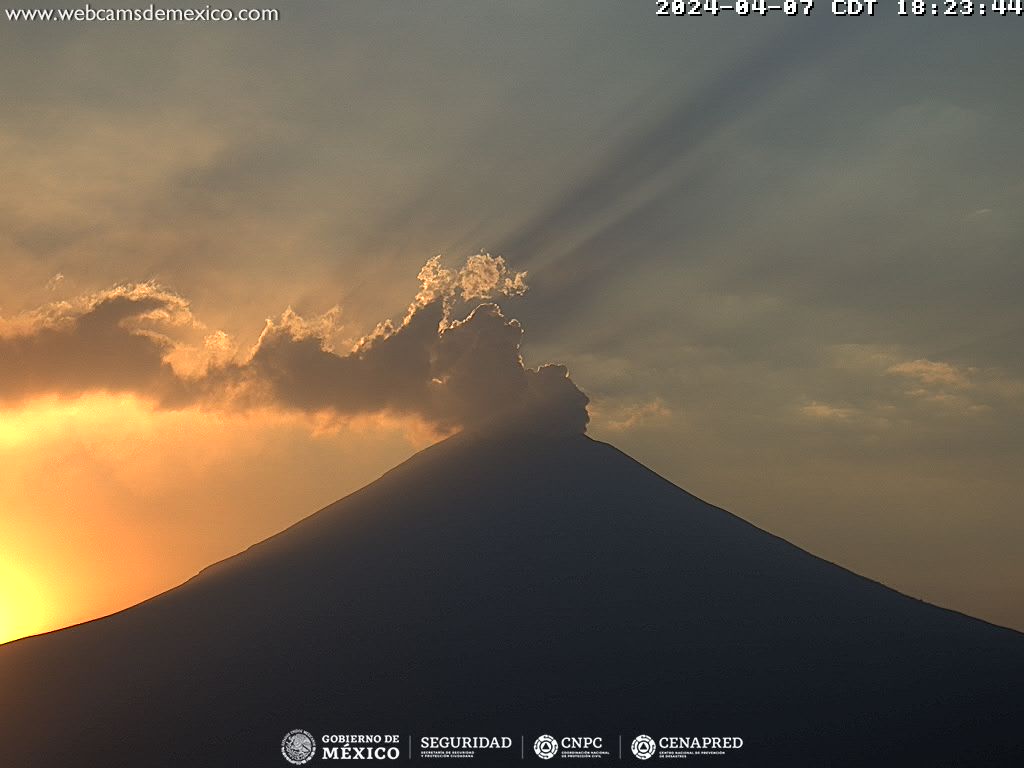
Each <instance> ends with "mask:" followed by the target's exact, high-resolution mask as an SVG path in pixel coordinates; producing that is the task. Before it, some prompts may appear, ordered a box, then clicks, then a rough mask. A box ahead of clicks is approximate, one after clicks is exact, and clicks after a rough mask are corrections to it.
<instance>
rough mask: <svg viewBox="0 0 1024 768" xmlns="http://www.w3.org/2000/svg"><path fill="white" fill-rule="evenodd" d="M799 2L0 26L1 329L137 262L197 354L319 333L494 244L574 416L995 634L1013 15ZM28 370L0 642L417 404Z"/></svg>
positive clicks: (337, 481) (120, 593)
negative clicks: (207, 395)
mask: <svg viewBox="0 0 1024 768" xmlns="http://www.w3.org/2000/svg"><path fill="white" fill-rule="evenodd" d="M818 10H821V11H823V15H820V16H816V17H812V18H810V19H788V18H740V19H735V18H730V17H726V16H721V17H718V18H703V19H699V20H693V19H683V20H679V19H663V18H656V17H655V16H654V13H653V4H651V5H650V6H648V4H639V3H621V2H598V1H597V0H587V1H586V2H583V1H579V2H577V1H565V2H559V3H557V4H556V3H550V2H539V1H538V2H535V1H533V0H516V2H509V3H471V2H449V3H431V4H429V5H426V4H423V5H420V4H417V5H415V6H412V5H408V4H386V5H381V4H366V3H359V4H356V3H343V4H333V3H311V2H308V3H289V4H287V6H284V7H283V8H282V20H281V21H280V22H278V23H276V24H252V25H232V24H224V25H218V24H206V25H201V24H191V25H175V24H163V25H159V24H154V25H130V24H50V25H47V24H27V23H20V24H13V23H7V22H4V23H3V24H2V25H0V68H2V71H3V72H4V73H5V75H4V77H3V78H2V79H0V101H2V103H3V104H4V107H3V110H2V112H0V177H2V178H3V184H2V185H0V268H2V274H3V280H2V281H0V317H2V320H0V336H4V337H6V338H10V337H11V336H12V335H14V334H17V333H22V332H25V329H26V328H32V327H34V326H33V323H39V322H40V321H41V318H43V319H45V318H47V317H53V316H55V313H56V314H59V313H60V312H61V311H64V310H66V309H67V307H76V306H80V305H81V303H82V302H86V301H88V300H90V297H93V298H95V297H96V296H99V295H101V294H103V292H105V291H109V290H110V289H111V288H112V287H114V286H119V285H120V286H123V285H127V284H140V283H147V282H149V281H153V282H154V283H155V284H157V285H158V286H160V290H165V291H167V292H169V293H170V294H172V295H173V296H176V297H181V298H182V300H183V301H185V302H187V306H188V308H189V312H190V316H191V318H192V319H191V320H190V321H189V323H188V324H187V325H186V326H181V328H182V330H180V333H179V335H178V336H177V337H176V341H177V342H180V346H181V348H182V350H185V352H187V351H188V350H192V351H193V352H195V354H197V355H200V356H202V355H205V356H206V357H205V358H203V359H204V360H206V361H207V362H208V361H209V359H212V358H216V357H217V356H218V355H222V356H227V357H231V356H239V357H240V358H241V357H244V356H245V354H246V353H247V351H248V350H250V349H251V348H252V347H253V346H254V345H255V344H256V343H257V341H258V339H259V337H260V333H261V331H263V329H264V328H265V321H266V319H267V318H274V320H275V322H281V321H280V320H278V319H279V318H282V315H283V313H285V310H286V309H287V308H289V307H291V308H292V310H293V313H294V315H296V316H298V317H300V318H303V319H304V322H307V323H311V324H314V325H315V324H317V323H321V326H319V327H322V323H323V322H324V318H325V317H326V318H329V319H330V323H331V326H330V333H331V334H332V338H333V339H334V340H335V341H336V343H337V344H338V346H339V347H340V348H345V346H346V345H350V344H354V343H356V342H358V340H359V339H361V338H363V337H364V336H366V335H367V334H371V333H372V332H373V331H374V329H375V328H376V327H377V325H378V323H380V322H382V321H384V320H385V319H387V318H391V319H393V320H394V321H395V322H396V323H397V322H400V321H401V320H402V318H403V317H404V316H405V314H406V311H407V308H408V307H409V303H410V301H411V300H412V299H413V297H414V296H415V295H416V294H417V291H418V290H419V283H418V282H417V273H418V272H419V270H420V268H421V267H422V266H423V264H424V262H425V261H426V260H427V259H428V258H430V257H432V256H434V255H435V254H438V253H441V254H444V256H445V263H448V264H450V265H454V266H457V265H459V264H462V263H464V262H465V260H466V259H467V257H470V256H472V255H474V254H477V253H480V252H490V253H492V254H495V255H497V254H501V255H502V256H503V257H504V258H505V259H506V260H507V262H508V265H509V267H510V268H511V269H512V270H527V271H528V272H529V285H530V290H529V292H527V293H526V294H525V295H524V296H522V297H520V298H515V299H512V300H509V301H506V300H504V299H502V301H501V304H502V306H503V308H504V310H505V312H506V314H507V315H508V316H510V317H515V318H518V319H519V320H520V321H521V322H522V325H523V327H524V328H525V330H526V335H525V337H524V347H523V353H524V357H525V361H526V363H527V364H528V365H529V366H537V365H540V364H542V363H546V362H558V363H564V364H565V365H567V366H568V368H569V370H570V371H571V373H572V377H573V380H574V381H575V382H576V384H577V385H578V386H580V387H581V388H582V389H583V390H584V391H586V393H587V394H588V395H589V397H590V398H591V404H590V414H591V424H590V429H589V431H590V433H591V434H592V435H594V436H595V437H597V438H599V439H602V440H608V441H611V442H613V443H615V444H616V445H618V446H619V447H621V448H622V449H623V450H625V451H627V452H628V453H630V454H631V455H633V456H635V457H636V458H637V459H639V460H641V461H642V462H644V463H645V464H647V465H648V466H650V467H652V468H654V469H655V470H657V471H658V472H660V473H661V474H663V475H665V476H666V477H668V478H669V479H671V480H672V481H674V482H676V483H678V484H679V485H681V486H683V487H685V488H687V489H689V490H691V491H693V492H695V493H697V494H699V495H700V496H702V497H703V498H705V499H707V500H709V501H710V502H712V503H714V504H716V505H719V506H722V507H725V508H727V509H729V510H731V511H732V512H735V513H736V514H738V515H740V516H742V517H744V518H745V519H747V520H750V521H751V522H753V523H755V524H756V525H758V526H761V527H763V528H765V529H767V530H769V531H771V532H773V533H776V534H778V535H780V536H783V537H785V538H787V539H789V540H791V541H793V542H794V543H796V544H798V545H799V546H801V547H803V548H805V549H808V550H810V551H812V552H814V553H816V554H818V555H820V556H822V557H825V558H827V559H829V560H832V561H835V562H837V563H839V564H841V565H844V566H846V567H849V568H851V569H853V570H855V571H857V572H859V573H863V574H865V575H867V576H870V577H871V578H874V579H877V580H880V581H882V582H884V583H886V584H888V585H890V586H893V587H895V588H896V589H899V590H901V591H903V592H905V593H907V594H910V595H913V596H916V597H921V598H924V599H926V600H928V601H931V602H934V603H937V604H939V605H942V606H946V607H950V608H954V609H957V610H961V611H964V612H966V613H970V614H972V615H975V616H979V617H981V618H985V619H988V620H990V621H994V622H996V623H999V624H1003V625H1007V626H1013V627H1016V628H1018V629H1024V608H1022V606H1024V563H1022V561H1021V559H1020V557H1019V553H1020V551H1021V549H1022V546H1024V521H1022V519H1021V515H1020V495H1021V490H1022V488H1021V480H1020V467H1021V465H1022V458H1024V438H1022V435H1024V430H1022V427H1024V366H1022V364H1021V358H1020V349H1021V342H1022V336H1024V309H1022V308H1021V302H1020V300H1019V293H1020V286H1021V285H1022V284H1024V274H1022V273H1024V267H1022V265H1021V259H1020V254H1021V246H1022V241H1024V231H1022V224H1021V222H1022V217H1021V215H1020V200H1021V196H1022V192H1024V183H1022V180H1024V160H1022V152H1021V146H1020V136H1019V127H1020V125H1021V122H1022V118H1024V108H1022V107H1024V92H1022V91H1021V89H1020V88H1019V82H1018V80H1019V71H1020V65H1021V63H1022V54H1021V49H1020V44H1019V34H1018V33H1019V29H1018V28H1017V26H1018V25H1016V24H1014V23H1013V22H1014V21H1015V19H1013V18H1009V17H1008V18H1001V19H961V18H955V19H954V18H949V19H947V18H939V19H934V20H933V19H913V20H907V19H897V18H896V17H895V16H894V15H892V14H882V15H880V17H879V18H876V19H866V18H862V19H834V18H831V17H829V16H827V14H824V8H820V9H818ZM62 307H63V308H64V310H62V309H61V308H62ZM336 307H337V308H338V309H337V310H335V309H334V308H336ZM193 321H194V322H193ZM185 352H183V353H182V354H183V355H184V354H185ZM177 362H178V363H179V364H181V365H187V364H188V363H189V361H188V360H185V359H184V358H182V359H179V360H177ZM193 362H194V361H193ZM93 363H94V366H95V367H96V369H98V370H108V371H109V370H118V369H119V366H121V365H122V364H123V365H125V366H127V364H128V360H127V359H126V360H124V361H121V360H119V359H109V360H94V361H93ZM5 369H6V371H5ZM48 370H49V372H47V370H44V369H38V370H35V369H33V371H30V372H28V373H27V374H26V372H25V371H24V370H20V369H19V370H18V371H15V366H14V365H13V363H12V362H11V360H10V359H0V379H3V380H4V381H7V380H10V379H12V377H13V374H14V373H15V372H17V373H18V374H19V375H22V374H25V376H23V378H22V379H19V381H22V382H28V383H27V384H24V387H23V389H22V390H19V392H18V394H17V396H16V397H15V396H14V395H12V394H10V393H8V395H7V396H6V397H5V398H4V399H3V400H2V401H0V641H5V640H10V639H14V638H16V637H20V636H23V635H27V634H32V633H36V632H40V631H44V630H47V629H52V628H56V627H60V626H64V625H67V624H69V623H72V622H75V621H81V620H84V619H87V618H91V617H95V616H98V615H102V614H105V613H109V612H111V611H114V610H117V609H120V608H123V607H125V606H127V605H130V604H132V603H135V602H137V601H139V600H141V599H144V598H146V597H148V596H150V595H152V594H155V593H156V592H158V591H160V590H163V589H166V588H168V587H171V586H173V585H175V584H178V583H180V582H182V581H184V580H185V579H186V578H188V577H189V576H191V575H192V574H194V573H195V572H196V571H198V570H199V569H200V568H202V567H204V566H206V565H207V564H209V563H210V562H212V561H214V560H217V559H220V558H222V557H225V556H227V555H230V554H233V553H235V552H237V551H239V550H241V549H244V548H245V547H246V546H248V545H250V544H252V543H253V542H255V541H257V540H259V539H261V538H264V537H265V536H267V535H270V534H272V533H274V532H276V531H278V530H280V529H281V528H283V527H285V526H286V525H288V524H290V523H292V522H294V521H295V520H297V519H299V518H301V517H303V516H305V515H307V514H309V513H310V512H312V511H314V510H315V509H317V508H319V507H320V506H323V505H324V504H326V503H328V502H330V501H332V500H334V499H336V498H338V497H340V496H342V495H343V494H344V493H346V492H348V491H351V490H354V489H355V488H357V487H359V486H361V485H363V484H364V483H366V482H368V481H370V480H372V479H373V478H375V477H376V476H377V475H379V474H380V473H381V472H383V471H385V470H386V469H388V468H390V467H391V466H393V465H394V464H396V463H397V462H398V461H399V460H401V459H403V458H405V457H406V456H408V455H410V454H411V453H412V452H413V451H414V450H416V449H417V448H419V447H423V446H425V445H427V444H429V443H430V442H432V441H433V440H434V439H436V437H437V436H438V435H439V434H441V433H442V432H443V430H441V431H439V430H438V426H437V425H436V424H433V423H430V421H429V419H424V417H423V416H422V415H420V414H416V413H413V412H408V411H407V412H396V411H393V410H385V411H374V412H367V413H358V414H345V415H344V416H343V417H341V416H339V415H338V414H337V413H334V412H332V411H331V410H330V409H326V410H324V409H320V410H318V411H316V412H314V411H313V410H311V409H306V410H303V409H302V408H297V407H295V406H294V404H289V403H283V404H282V403H279V402H269V403H262V404H260V406H259V407H254V408H248V409H243V410H239V409H229V408H220V407H215V406H212V405H211V404H210V403H208V402H204V403H195V402H188V403H183V404H179V405H168V404H167V403H160V402H157V400H156V399H155V398H154V396H153V392H152V391H149V390H146V389H145V388H142V387H139V386H137V385H136V384H132V385H130V386H127V385H126V386H123V387H110V386H106V385H103V384H102V383H101V384H98V385H93V386H91V387H88V388H86V389H87V391H83V392H76V393H68V392H63V391H61V386H60V382H61V380H62V375H63V374H62V371H64V370H65V369H64V368H63V367H62V365H61V363H60V361H59V360H57V361H56V362H55V363H54V367H53V368H52V369H48Z"/></svg>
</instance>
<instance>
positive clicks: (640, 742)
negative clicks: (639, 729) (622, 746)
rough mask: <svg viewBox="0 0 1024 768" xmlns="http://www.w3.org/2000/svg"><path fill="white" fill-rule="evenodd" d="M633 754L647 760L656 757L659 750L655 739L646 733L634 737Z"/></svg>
mask: <svg viewBox="0 0 1024 768" xmlns="http://www.w3.org/2000/svg"><path fill="white" fill-rule="evenodd" d="M632 749H633V754H634V755H635V756H636V758H637V759H638V760H647V759H649V758H651V757H654V753H655V752H657V751H658V747H657V745H656V744H655V743H654V739H652V738H651V737H650V736H647V735H645V734H640V735H639V736H637V737H636V738H635V739H633V745H632Z"/></svg>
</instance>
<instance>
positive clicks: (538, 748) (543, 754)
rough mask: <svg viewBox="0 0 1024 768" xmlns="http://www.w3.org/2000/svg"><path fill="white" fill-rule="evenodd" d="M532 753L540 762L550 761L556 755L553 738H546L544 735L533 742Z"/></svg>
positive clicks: (556, 743) (556, 744) (555, 745)
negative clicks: (535, 754) (534, 753)
mask: <svg viewBox="0 0 1024 768" xmlns="http://www.w3.org/2000/svg"><path fill="white" fill-rule="evenodd" d="M533 751H534V752H536V753H537V757H539V758H540V759H541V760H550V759H551V758H552V757H554V756H555V755H557V754H558V742H557V741H555V737H554V736H548V735H547V734H546V733H545V734H544V735H543V736H541V737H540V738H538V739H537V740H536V741H535V742H533Z"/></svg>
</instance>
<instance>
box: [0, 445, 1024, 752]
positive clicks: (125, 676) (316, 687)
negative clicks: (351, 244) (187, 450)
mask: <svg viewBox="0 0 1024 768" xmlns="http://www.w3.org/2000/svg"><path fill="white" fill-rule="evenodd" d="M57 681H60V683H59V686H58V683H57ZM1022 681H1024V637H1022V636H1021V635H1020V634H1019V633H1017V632H1015V631H1014V630H1011V629H1007V628H1002V627H998V626H996V625H992V624H988V623H986V622H982V621H980V620H977V619H973V618H971V617H967V616H964V615H963V614H959V613H956V612H953V611H949V610H947V609H943V608H940V607H938V606H933V605H931V604H929V603H926V602H924V601H921V600H918V599H917V598H913V597H909V596H906V595H903V594H901V593H899V592H896V591H895V590H892V589H890V588H888V587H885V586H884V585H881V584H879V583H878V582H875V581H872V580H870V579H867V578H865V577H863V576H859V575H857V574H855V573H853V572H851V571H848V570H847V569H844V568H842V567H840V566H837V565H835V564H832V563H829V562H828V561H825V560H823V559H821V558H818V557H816V556H814V555H812V554H810V553H807V552H805V551H804V550H802V549H800V548H799V547H797V546H795V545H794V544H792V543H790V542H788V541H786V540H785V539H782V538H780V537H777V536H774V535H773V534H770V533H768V532H765V531H763V530H762V529H760V528H758V527H756V526H754V525H752V524H751V523H749V522H747V521H745V520H743V519H741V518H739V517H737V516H736V515H733V514H732V513H729V512H727V511H726V510H723V509H720V508H718V507H714V506H712V505H710V504H708V503H707V502H704V501H703V500H701V499H699V498H697V497H696V496H693V495H692V494H689V493H687V492H685V491H683V490H682V489H680V488H678V487H677V486H675V485H674V484H672V483H671V482H670V481H668V480H667V479H665V478H663V477H661V476H660V475H658V474H657V473H655V472H653V471H652V470H650V469H649V468H647V467H645V466H644V465H642V464H641V463H639V462H637V461H635V460H634V459H632V458H631V457H628V456H627V455H626V454H624V453H622V452H621V451H619V450H618V449H616V448H614V447H613V446H610V445H608V444H605V443H600V442H598V441H594V440H592V439H590V438H588V437H585V436H583V435H576V436H562V437H557V438H556V437H550V436H549V437H530V436H524V435H517V436H515V437H514V438H501V437H497V436H480V435H458V436H456V437H453V438H450V439H449V440H446V441H443V442H442V443H439V444H437V445H435V446H431V447H430V448H428V449H426V450H424V451H421V452H420V453H418V454H416V455H415V456H413V457H412V458H410V459H409V460H408V461H406V462H403V463H402V464H400V465H398V466H397V467H395V468H393V469H392V470H390V471H388V472H386V473H384V474H383V475H382V476H381V477H380V478H379V479H378V480H376V481H374V482H373V483H370V484H369V485H367V486H365V487H364V488H362V489H360V490H358V491H356V492H354V493H353V494H350V495H348V496H346V497H345V498H343V499H340V500H339V501H337V502H334V503H332V504H330V505H327V506H326V507H324V508H322V509H321V510H319V511H318V512H316V513H314V514H312V515H310V516H308V517H306V518H303V519H302V520H300V521H298V522H296V523H295V524H293V525H292V526H290V527H288V528H286V529H285V530H284V531H282V532H280V533H278V534H276V535H274V536H272V537H269V538H268V539H265V540H263V541H262V542H259V543H258V544H255V545H253V546H252V547H250V548H248V549H246V550H245V551H243V552H241V553H239V554H238V555H235V556H232V557H230V558H226V559H225V560H222V561H220V562H219V563H216V564H214V565H212V566H210V567H209V568H206V569H204V570H203V571H201V572H200V573H198V574H197V575H196V576H194V577H193V578H192V579H190V580H188V581H186V582H185V583H184V584H182V585H180V586H179V587H176V588H174V589H172V590H168V591H167V592H164V593H162V594H161V595H158V596H156V597H154V598H151V599H150V600H147V601H145V602H143V603H140V604H139V605H138V606H135V607H133V608H131V609H127V610H126V611H122V612H119V613H117V614H113V615H111V616H110V617H106V618H104V619H102V620H97V621H93V622H87V623H84V624H80V625H76V626H75V627H72V628H68V629H65V630H61V631H58V632H55V633H50V634H47V635H41V636H36V637H35V638H29V639H26V640H24V641H18V642H16V643H12V644H8V645H7V646H3V647H0V688H2V689H3V690H6V691H8V692H14V697H15V698H20V701H19V704H20V707H15V706H12V702H11V701H10V700H8V699H9V697H0V737H3V738H0V744H2V745H3V746H0V757H2V756H3V755H4V753H5V751H11V752H13V758H15V759H13V760H12V762H11V764H13V765H26V766H33V765H52V764H59V762H60V761H61V760H67V761H71V760H75V761H77V762H78V763H79V764H85V765H92V764H96V765H99V764H101V763H103V762H109V760H110V758H111V754H110V747H109V743H110V738H112V736H111V734H112V733H117V739H118V740H119V742H120V743H122V744H124V745H127V746H128V747H129V748H130V749H131V751H132V752H133V753H141V754H143V755H144V756H145V762H146V763H147V764H151V765H163V764H167V765H172V764H182V762H187V763H188V764H190V765H224V764H235V762H236V761H237V760H238V759H242V761H243V762H244V764H247V765H282V764H284V763H283V760H282V759H281V757H280V755H279V754H278V753H277V752H276V751H275V749H274V744H275V742H276V741H279V739H280V738H281V737H282V736H283V735H284V733H286V732H288V731H289V730H290V729H292V728H294V727H296V723H297V722H298V723H304V724H305V725H303V726H302V727H307V728H310V729H311V731H312V732H316V733H338V732H365V733H374V732H400V733H410V734H411V733H417V734H419V733H424V732H428V733H438V732H443V733H448V732H465V733H467V734H468V733H476V732H478V731H487V730H489V729H505V730H508V731H509V732H511V733H515V734H527V735H528V734H531V733H533V734H534V736H536V735H538V734H539V733H541V732H548V731H553V730H557V729H558V728H562V729H563V731H565V730H566V729H570V728H572V729H582V730H583V731H585V730H586V729H595V730H597V731H598V732H606V733H611V732H618V733H624V732H633V731H635V732H636V733H640V732H644V733H646V732H648V731H655V730H658V729H660V730H661V732H662V733H666V734H667V733H672V734H675V735H683V734H689V735H700V734H705V733H706V734H708V735H721V732H722V731H724V732H726V733H727V734H734V735H738V736H740V737H743V738H744V739H745V742H746V745H745V746H744V748H743V749H742V750H740V751H739V752H738V753H737V754H731V755H728V756H727V757H723V760H724V761H725V762H727V764H730V765H732V764H752V765H771V764H777V763H782V764H788V765H801V764H807V765H820V764H822V761H824V762H827V763H828V764H831V765H842V764H851V765H852V764H864V762H865V760H868V761H874V762H876V763H877V757H878V753H877V748H876V747H872V746H870V745H868V746H865V744H864V743H863V739H862V737H861V734H862V733H867V732H868V731H869V730H870V732H871V733H873V734H874V737H875V738H883V739H887V740H889V741H894V740H895V739H897V738H898V737H901V736H908V737H910V738H911V739H912V741H913V743H908V744H902V745H895V746H891V747H889V752H887V753H886V755H885V757H892V758H893V759H895V760H898V764H900V765H914V764H928V765H943V764H949V765H970V764H972V762H971V761H972V760H974V759H975V758H977V760H978V762H979V764H981V763H982V762H983V761H989V760H993V759H998V760H1006V759H1007V756H1010V755H1012V756H1014V757H1015V756H1017V755H1022V754H1024V744H1022V743H1021V741H1022V739H1020V738H1018V739H1017V740H1016V741H1014V742H1013V743H1009V744H1008V743H1006V738H1005V734H1006V733H1012V732H1013V730H1012V728H1011V725H1012V724H1013V723H1015V722H1019V719H1020V716H1021V715H1022V714H1024V711H1022V709H1021V704H1020V702H1019V700H1018V699H1019V697H1018V696H1017V695H1016V693H1015V691H1018V690H1019V689H1020V684H1021V682H1022ZM40 688H42V689H44V690H40ZM57 690H59V695H58V694H57V693H56V691H57ZM97 702H99V703H100V706H98V707H97ZM81 711H90V712H92V713H93V715H94V716H93V717H92V718H91V719H90V721H89V722H88V723H83V724H82V727H83V728H84V729H85V730H83V731H82V732H81V733H78V735H77V736H76V737H75V739H73V740H72V741H69V742H68V743H66V744H64V745H63V746H62V747H60V748H58V747H56V746H49V747H48V748H47V750H46V751H45V752H44V754H43V757H45V759H44V760H40V761H38V762H33V760H35V759H36V758H34V757H33V756H32V755H30V754H28V753H27V752H19V751H18V747H17V746H16V745H17V744H18V743H19V741H18V739H17V738H16V737H17V736H18V735H19V734H25V733H28V734H29V735H33V734H35V735H37V736H38V737H39V739H38V740H44V734H46V733H51V732H53V729H54V728H55V727H57V726H56V724H57V723H60V722H66V721H68V720H71V719H73V718H74V717H75V715H76V713H78V712H81ZM982 720H984V722H982ZM116 722H124V723H127V724H129V726H130V727H129V735H126V734H124V733H121V731H113V732H112V731H111V730H110V728H111V724H112V723H116ZM86 726H88V727H86ZM459 729H461V730H459ZM535 731H536V733H534V732H535ZM211 732H212V736H211V738H212V742H210V743H206V742H204V741H203V740H202V738H200V739H199V741H198V742H195V737H196V734H206V735H208V736H209V735H210V733H211ZM104 734H105V735H106V738H104ZM951 734H952V735H951ZM999 734H1003V736H1001V737H1000V738H1001V739H1002V741H1001V742H1000V743H999V744H996V742H995V741H994V739H995V737H996V736H997V735H999ZM976 744H981V745H982V746H980V747H978V746H972V745H976ZM986 744H987V746H984V745H986ZM978 750H981V751H980V752H978ZM976 752H977V754H975V753H976ZM55 758H56V762H55ZM515 758H516V760H515V762H519V760H518V755H516V756H515ZM918 759H920V762H918ZM164 760H166V762H162V761H164ZM491 762H493V761H491ZM488 764H490V762H489V763H488ZM882 764H885V763H884V762H883V763H882Z"/></svg>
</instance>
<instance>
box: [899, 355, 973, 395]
mask: <svg viewBox="0 0 1024 768" xmlns="http://www.w3.org/2000/svg"><path fill="white" fill-rule="evenodd" d="M886 372H887V373H890V374H894V375H896V376H906V377H908V378H911V379H916V380H917V381H919V382H920V383H921V384H925V385H940V386H949V387H954V388H956V389H965V388H967V387H969V386H970V381H969V379H968V374H969V372H970V371H962V370H960V369H958V368H956V367H955V366H953V365H951V364H949V363H945V362H935V361H933V360H927V359H924V358H921V359H918V360H910V361H908V362H905V363H899V364H897V365H892V366H889V368H888V370H887V371H886Z"/></svg>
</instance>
